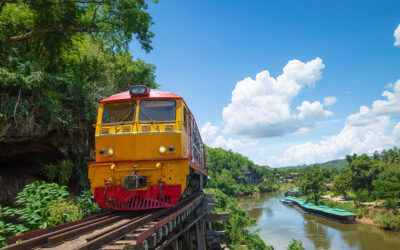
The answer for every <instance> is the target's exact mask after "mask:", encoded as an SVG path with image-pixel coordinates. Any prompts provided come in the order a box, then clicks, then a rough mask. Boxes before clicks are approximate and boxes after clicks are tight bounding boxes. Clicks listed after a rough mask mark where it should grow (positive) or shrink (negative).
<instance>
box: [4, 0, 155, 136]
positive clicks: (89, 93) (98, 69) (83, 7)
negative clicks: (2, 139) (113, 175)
mask: <svg viewBox="0 0 400 250" xmlns="http://www.w3.org/2000/svg"><path fill="white" fill-rule="evenodd" d="M147 7H148V6H147V3H146V2H145V0H116V1H107V0H104V1H68V0H63V1H53V0H38V1H22V0H16V1H0V79H1V82H0V100H1V101H0V123H5V122H12V123H13V125H15V127H16V128H17V129H18V128H19V127H23V126H28V127H29V126H31V127H34V126H40V127H42V128H44V130H46V129H51V128H56V129H59V130H68V131H77V130H79V131H81V132H82V133H87V131H88V128H90V125H91V124H92V123H93V122H94V120H95V116H96V108H97V102H98V101H99V100H101V99H102V98H104V97H106V96H109V95H111V94H114V93H116V92H120V91H122V90H127V89H128V87H129V86H131V85H135V84H145V83H146V84H150V85H151V87H153V88H154V87H156V86H157V84H156V83H155V75H154V71H155V66H154V65H152V64H149V63H146V62H144V61H142V60H140V59H136V60H134V59H133V56H132V55H131V54H130V53H129V52H128V43H129V42H131V41H132V40H133V37H136V40H137V41H138V42H139V43H140V44H141V46H142V48H143V49H144V50H145V51H147V52H148V51H150V50H151V49H152V46H151V38H152V37H153V36H154V34H153V33H152V32H151V31H150V30H149V27H150V26H151V24H152V23H153V22H152V18H151V16H150V14H149V13H148V12H146V9H147Z"/></svg>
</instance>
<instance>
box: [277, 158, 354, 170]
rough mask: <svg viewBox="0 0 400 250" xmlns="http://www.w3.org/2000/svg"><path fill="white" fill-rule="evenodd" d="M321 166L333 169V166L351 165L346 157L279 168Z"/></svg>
mask: <svg viewBox="0 0 400 250" xmlns="http://www.w3.org/2000/svg"><path fill="white" fill-rule="evenodd" d="M314 165H317V166H320V167H322V168H329V169H333V168H337V169H339V168H344V167H347V166H348V165H349V163H348V162H347V161H346V160H344V159H339V160H333V161H327V162H324V163H314V164H308V165H305V164H303V165H298V166H289V167H283V168H279V169H288V168H292V169H300V168H307V167H311V166H314Z"/></svg>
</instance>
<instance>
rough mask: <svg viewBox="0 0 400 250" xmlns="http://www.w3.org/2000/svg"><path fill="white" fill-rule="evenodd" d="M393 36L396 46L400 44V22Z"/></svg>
mask: <svg viewBox="0 0 400 250" xmlns="http://www.w3.org/2000/svg"><path fill="white" fill-rule="evenodd" d="M393 36H394V46H400V24H399V26H397V28H396V30H395V31H394V33H393Z"/></svg>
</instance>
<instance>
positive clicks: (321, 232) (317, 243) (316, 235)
mask: <svg viewBox="0 0 400 250" xmlns="http://www.w3.org/2000/svg"><path fill="white" fill-rule="evenodd" d="M304 230H305V231H306V233H307V234H306V235H307V238H308V239H310V240H311V241H312V243H313V244H314V247H315V248H322V249H329V248H330V243H329V238H328V234H327V232H326V229H325V228H324V226H323V225H321V224H319V223H317V222H316V221H314V220H306V223H305V225H304Z"/></svg>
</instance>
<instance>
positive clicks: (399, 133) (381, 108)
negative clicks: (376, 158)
mask: <svg viewBox="0 0 400 250" xmlns="http://www.w3.org/2000/svg"><path fill="white" fill-rule="evenodd" d="M382 96H383V97H386V100H376V101H374V102H373V103H372V105H371V106H372V107H367V106H361V107H360V111H359V112H358V113H355V114H351V115H349V116H348V117H347V119H346V122H345V126H344V128H343V129H342V130H341V131H340V133H339V134H337V135H334V136H329V137H326V138H325V139H324V140H322V141H320V142H319V143H312V142H307V143H303V144H300V145H295V146H292V147H290V148H288V149H287V150H286V151H285V152H284V153H283V155H282V157H280V158H278V157H270V158H268V159H267V160H266V163H267V164H269V165H271V166H274V167H279V166H288V165H297V164H311V163H316V162H324V161H328V160H333V159H337V158H340V157H343V156H344V155H346V154H352V153H356V154H361V153H370V154H371V153H373V152H374V151H375V150H378V151H380V150H383V149H386V148H390V147H392V146H395V145H398V144H399V143H400V122H399V123H397V124H395V123H393V121H392V116H398V115H400V108H399V107H400V101H399V100H400V80H399V81H397V82H396V83H395V84H393V90H392V91H384V92H383V94H382Z"/></svg>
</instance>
